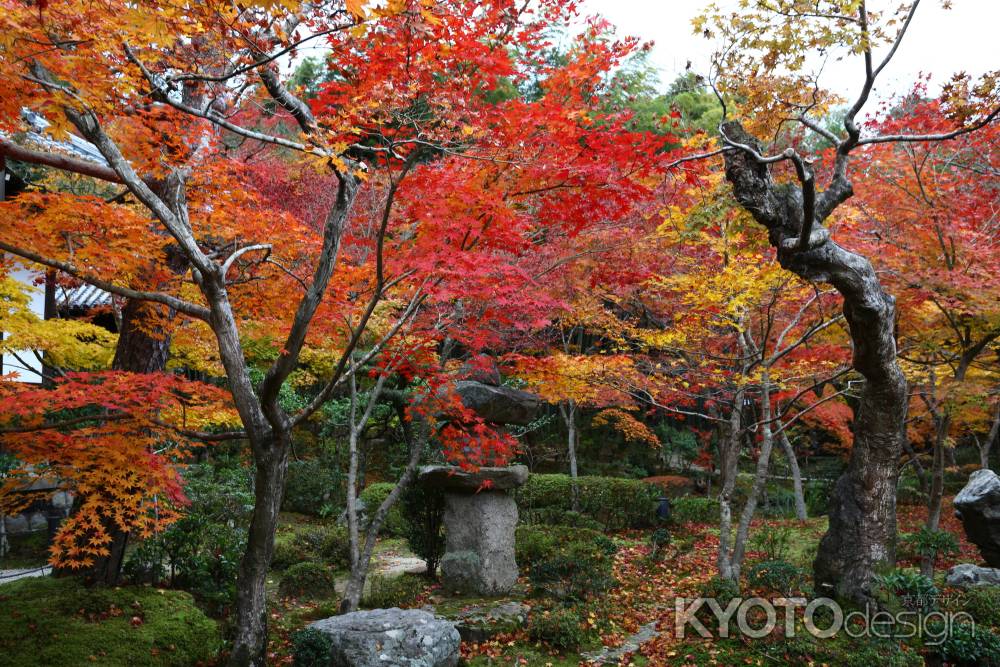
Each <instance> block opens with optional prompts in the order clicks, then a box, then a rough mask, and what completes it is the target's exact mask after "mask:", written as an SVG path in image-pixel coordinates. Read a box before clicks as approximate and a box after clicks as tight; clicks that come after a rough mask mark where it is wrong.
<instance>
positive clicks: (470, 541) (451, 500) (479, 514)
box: [441, 491, 517, 595]
mask: <svg viewBox="0 0 1000 667" xmlns="http://www.w3.org/2000/svg"><path fill="white" fill-rule="evenodd" d="M516 527H517V503H516V502H514V499H513V498H512V497H510V496H509V495H507V494H506V493H505V492H503V491H481V492H479V493H475V494H458V493H447V494H445V510H444V528H445V554H444V556H443V557H442V558H441V575H442V576H441V582H442V584H443V585H444V587H445V588H446V589H447V590H450V591H453V592H460V593H478V594H480V595H503V594H504V593H508V592H509V591H510V590H511V589H512V588H513V587H514V584H516V583H517V562H516V561H515V560H514V529H515V528H516Z"/></svg>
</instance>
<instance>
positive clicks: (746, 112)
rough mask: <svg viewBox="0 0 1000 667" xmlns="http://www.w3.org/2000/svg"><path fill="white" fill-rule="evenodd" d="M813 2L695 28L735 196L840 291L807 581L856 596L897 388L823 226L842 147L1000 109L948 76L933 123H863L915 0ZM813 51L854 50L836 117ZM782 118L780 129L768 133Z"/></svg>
mask: <svg viewBox="0 0 1000 667" xmlns="http://www.w3.org/2000/svg"><path fill="white" fill-rule="evenodd" d="M821 5H822V6H821V7H819V8H818V9H814V8H811V7H810V8H805V7H803V6H801V5H800V3H796V2H794V1H792V0H789V1H787V2H784V1H783V2H778V3H775V5H773V6H772V5H761V6H759V7H754V8H748V9H746V10H745V11H743V12H738V13H736V14H733V15H729V14H726V13H723V12H722V11H720V10H718V9H717V8H715V7H710V8H709V10H708V11H706V12H705V14H704V15H703V16H701V17H700V18H699V19H697V20H696V26H695V27H696V30H703V31H704V32H705V34H706V35H707V36H710V37H714V36H716V35H718V36H719V37H720V38H721V39H722V40H723V41H724V43H725V47H724V48H723V49H722V50H721V51H720V52H719V56H718V57H717V58H716V61H715V63H714V69H715V72H716V73H717V75H718V76H717V81H716V83H717V86H718V89H719V91H720V94H721V95H722V96H723V97H724V99H728V101H729V105H730V106H732V107H733V108H732V109H727V114H726V115H727V116H728V115H730V114H729V111H731V112H732V115H733V116H735V118H737V119H742V121H743V122H741V121H740V120H726V121H724V122H723V123H722V124H721V125H720V128H719V129H720V134H721V147H720V148H718V149H716V151H715V153H716V154H719V153H721V154H723V156H724V159H725V163H726V176H727V179H728V180H729V182H730V183H731V186H732V189H733V193H734V195H735V197H736V199H737V201H739V203H740V205H741V206H743V207H744V208H745V209H746V210H747V211H748V212H749V213H751V214H752V215H753V217H754V219H755V220H756V221H757V222H758V223H759V224H760V225H762V226H763V227H764V228H766V229H767V231H768V238H769V241H770V243H771V245H773V246H774V247H775V248H776V249H777V254H778V261H779V263H780V264H781V265H782V266H783V267H785V268H786V269H788V270H790V271H792V272H794V273H796V274H798V275H800V276H801V277H803V278H805V279H807V280H813V281H817V282H826V283H829V284H831V285H832V286H833V287H834V288H836V289H837V291H838V292H839V293H840V294H841V296H842V297H843V300H844V315H845V318H846V320H847V323H848V326H849V328H850V333H851V339H852V343H853V347H854V359H853V364H854V367H855V369H856V370H857V371H858V372H859V373H861V375H862V376H863V377H864V379H865V383H864V387H863V389H862V392H861V395H860V396H859V398H858V400H857V406H856V409H855V421H854V438H853V443H852V448H851V458H850V461H849V464H848V469H847V471H846V472H845V473H844V474H843V475H842V476H841V478H840V480H839V481H838V483H837V484H836V486H835V488H834V491H833V497H832V506H831V511H830V529H829V532H828V533H827V535H826V536H825V538H824V540H823V543H822V545H821V548H820V550H819V554H818V557H817V560H816V564H815V575H816V582H817V585H818V586H821V587H825V588H828V589H829V590H831V591H833V592H835V593H837V594H838V595H842V596H844V597H847V598H851V599H855V600H858V601H864V600H866V599H868V597H869V581H870V580H871V577H872V574H873V571H874V568H875V567H876V566H877V564H878V563H880V562H892V561H894V556H895V551H894V545H895V535H896V519H895V486H896V485H895V481H896V478H897V461H898V459H899V455H900V452H901V449H902V440H903V438H904V428H903V425H904V420H905V415H906V408H907V403H908V400H907V399H908V392H907V386H906V379H905V377H904V375H903V373H902V371H901V369H900V367H899V364H898V362H897V359H896V349H897V347H896V341H895V302H894V299H893V298H892V297H891V296H890V295H889V294H888V293H887V292H886V291H885V290H884V289H883V287H882V284H881V282H880V280H879V278H878V276H877V274H876V273H875V270H874V268H873V267H872V265H871V262H869V260H868V259H867V258H866V257H865V256H864V255H862V254H859V253H858V252H854V251H851V250H848V249H846V248H845V247H844V246H841V245H839V244H838V243H836V242H835V241H833V240H832V239H831V232H830V230H829V228H828V227H827V226H825V225H824V223H828V224H829V223H832V222H834V221H836V220H837V219H838V217H839V216H840V215H841V213H839V212H838V211H843V210H844V208H843V207H842V205H843V204H844V203H845V202H846V201H847V200H848V199H850V198H851V196H852V195H853V192H854V188H853V184H852V178H853V177H855V176H857V175H856V174H854V173H853V172H852V170H851V163H852V160H851V158H852V154H856V153H858V152H866V151H870V150H871V147H873V146H879V145H881V144H888V143H914V142H938V141H948V140H951V139H954V138H956V137H960V136H963V135H965V134H968V133H971V132H973V131H976V130H979V129H981V128H983V127H984V126H986V125H987V124H989V123H990V122H992V121H993V120H994V119H995V118H996V117H997V115H998V114H1000V106H998V104H997V94H998V90H997V76H996V74H995V73H994V74H987V75H984V77H983V78H982V80H981V81H980V82H977V83H972V82H970V80H969V78H968V77H967V76H961V75H960V76H958V77H956V79H955V80H954V81H952V82H951V83H950V84H949V85H948V86H947V87H946V89H945V91H944V93H943V103H944V105H945V107H946V108H947V109H948V114H949V121H950V123H949V127H948V129H947V130H946V131H934V132H929V133H924V132H919V131H918V132H908V131H907V132H900V133H892V132H890V133H880V132H877V131H876V132H874V133H870V132H863V128H862V127H860V126H859V124H858V121H857V117H858V114H859V113H860V112H861V110H862V109H863V108H864V107H865V105H866V104H867V102H868V101H869V98H870V96H871V94H872V90H873V88H874V86H875V83H876V81H877V79H878V77H879V75H880V74H881V73H882V71H883V70H884V69H885V67H886V66H887V65H888V63H889V62H891V60H892V58H893V56H894V55H895V53H896V51H897V48H898V45H899V43H900V42H901V41H902V39H903V38H904V37H905V35H906V31H907V28H908V27H909V25H910V22H911V21H912V18H913V16H914V13H915V12H916V11H917V9H918V7H919V1H915V2H911V3H909V4H908V5H907V6H906V7H905V8H904V10H903V11H901V12H898V13H896V14H877V13H873V12H871V11H869V9H868V7H867V6H866V4H865V3H857V2H853V1H850V2H848V1H846V0H845V1H839V0H831V1H830V2H824V3H821ZM878 49H881V52H880V54H879V56H878V58H876V56H875V55H874V54H875V52H876V50H878ZM819 50H823V51H830V50H841V51H843V52H846V53H847V54H849V55H854V56H857V60H858V61H860V63H859V71H860V73H861V74H860V81H859V86H860V92H858V94H857V97H856V98H854V100H853V102H851V103H850V106H849V107H848V109H847V111H846V113H845V114H844V117H843V121H842V122H841V123H839V127H837V126H834V127H833V128H830V127H827V126H824V125H823V124H822V123H821V122H819V121H818V120H817V118H820V117H821V115H822V114H823V112H824V111H825V110H827V109H829V108H830V106H831V104H833V103H834V102H835V101H836V100H835V98H834V97H833V96H832V95H830V94H829V93H826V92H824V91H823V89H822V88H821V87H820V86H819V83H818V80H817V74H816V73H815V72H814V71H813V70H812V69H811V65H812V63H811V61H810V57H811V56H813V55H814V54H815V53H816V52H817V51H819ZM819 69H820V70H821V68H819ZM714 78H715V77H714ZM789 118H790V119H791V122H792V123H793V124H794V126H795V127H794V129H793V130H790V131H782V128H783V126H784V125H785V121H786V120H787V119H789ZM760 136H773V137H775V144H776V145H775V146H772V148H774V149H776V150H775V151H774V152H769V151H766V150H765V149H764V148H763V147H762V146H761V143H760V141H759V140H758V139H757V138H756V137H760ZM805 136H810V137H817V138H818V139H820V140H821V141H822V145H823V146H824V148H820V149H819V150H818V151H817V150H813V152H812V153H810V150H811V147H810V145H809V144H808V143H806V142H804V141H803V137H805ZM829 147H832V148H829ZM706 155H707V153H706ZM824 156H825V157H826V160H825V161H824V162H822V163H819V164H817V163H816V160H818V159H819V158H821V157H824ZM784 167H787V168H788V171H782V168H784ZM862 177H863V176H862ZM820 178H822V179H824V180H825V187H824V188H823V189H819V188H818V181H819V179H820Z"/></svg>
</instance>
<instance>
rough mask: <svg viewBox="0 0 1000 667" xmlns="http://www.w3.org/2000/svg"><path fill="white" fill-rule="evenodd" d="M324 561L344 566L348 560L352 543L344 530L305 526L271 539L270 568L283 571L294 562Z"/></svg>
mask: <svg viewBox="0 0 1000 667" xmlns="http://www.w3.org/2000/svg"><path fill="white" fill-rule="evenodd" d="M309 561H314V562H323V563H326V564H328V565H330V566H332V567H334V568H337V569H345V568H347V567H348V566H349V565H350V562H351V543H350V537H349V536H348V533H347V529H346V528H344V527H342V526H334V527H331V528H308V529H306V530H297V531H292V532H285V533H280V534H279V535H278V536H277V537H276V538H275V541H274V557H273V558H272V560H271V567H272V568H273V569H275V570H284V569H287V568H289V567H291V566H292V565H295V564H297V563H305V562H309Z"/></svg>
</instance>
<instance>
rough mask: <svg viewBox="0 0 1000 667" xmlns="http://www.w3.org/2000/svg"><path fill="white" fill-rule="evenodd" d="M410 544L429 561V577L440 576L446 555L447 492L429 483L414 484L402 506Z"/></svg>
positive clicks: (406, 492) (408, 489)
mask: <svg viewBox="0 0 1000 667" xmlns="http://www.w3.org/2000/svg"><path fill="white" fill-rule="evenodd" d="M400 509H401V510H402V513H403V517H404V519H405V521H404V528H405V533H404V536H405V537H406V542H407V544H409V545H410V550H411V551H413V553H415V554H417V555H418V556H419V557H421V558H423V559H424V562H426V563H427V576H429V577H431V578H434V577H435V576H437V566H438V563H440V562H441V557H442V556H443V555H444V546H445V542H444V492H442V491H441V490H440V489H437V488H431V487H429V486H428V485H426V484H419V483H418V484H411V485H410V486H409V487H407V489H406V491H404V492H403V497H402V501H401V505H400Z"/></svg>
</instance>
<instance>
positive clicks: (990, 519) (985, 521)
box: [954, 468, 1000, 567]
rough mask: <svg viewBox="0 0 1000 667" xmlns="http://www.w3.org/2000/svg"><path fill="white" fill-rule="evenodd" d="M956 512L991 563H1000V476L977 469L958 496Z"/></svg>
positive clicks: (968, 535)
mask: <svg viewBox="0 0 1000 667" xmlns="http://www.w3.org/2000/svg"><path fill="white" fill-rule="evenodd" d="M954 505H955V515H956V516H958V518H959V519H961V520H962V527H963V528H964V529H965V535H966V537H967V538H969V541H970V542H972V543H973V544H975V545H976V546H977V547H979V553H981V554H982V556H983V560H985V561H986V564H987V565H989V566H990V567H1000V477H998V476H997V474H996V473H995V472H993V471H992V470H988V469H985V468H984V469H982V470H977V471H976V472H974V473H972V475H971V476H970V477H969V482H968V483H967V484H966V485H965V487H964V488H963V489H962V490H961V491H959V492H958V495H957V496H955V502H954Z"/></svg>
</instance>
